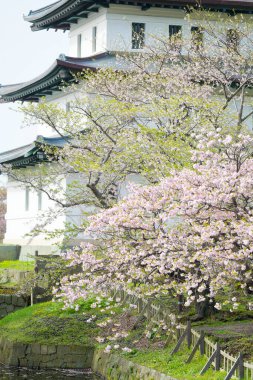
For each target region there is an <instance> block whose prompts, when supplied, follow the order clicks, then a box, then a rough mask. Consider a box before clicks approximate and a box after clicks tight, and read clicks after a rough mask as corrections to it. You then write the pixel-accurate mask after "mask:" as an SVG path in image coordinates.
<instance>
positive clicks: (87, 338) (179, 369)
mask: <svg viewBox="0 0 253 380" xmlns="http://www.w3.org/2000/svg"><path fill="white" fill-rule="evenodd" d="M93 301H94V300H87V301H85V302H83V303H82V305H81V307H80V310H79V311H78V312H74V311H72V310H68V311H64V310H62V305H61V304H59V303H52V302H47V303H43V304H37V305H34V306H33V307H28V308H25V309H22V310H20V311H18V312H16V313H13V314H10V315H8V316H7V317H5V318H4V319H2V320H0V335H1V336H5V337H6V338H8V339H9V340H12V341H19V342H25V343H32V342H36V343H45V344H66V345H68V344H70V345H71V344H77V345H78V344H80V345H89V346H99V345H98V343H97V342H96V340H95V337H97V336H102V335H103V332H104V329H103V328H100V327H98V326H97V324H96V322H91V323H87V322H85V321H86V320H87V319H88V318H89V317H90V316H91V315H97V321H99V322H101V321H104V320H106V319H108V318H109V317H112V315H111V313H110V312H111V310H112V309H110V310H108V311H105V312H103V313H102V312H101V311H100V310H99V309H93V308H91V307H90V305H91V304H92V303H93ZM113 311H114V312H115V316H114V318H116V320H117V318H120V315H121V313H122V310H121V309H120V307H118V306H114V307H113ZM144 329H145V326H140V328H139V330H133V331H132V332H131V333H130V335H129V336H128V337H127V338H126V339H125V340H123V341H121V342H120V344H121V347H124V346H131V342H133V341H134V340H135V339H136V338H138V337H140V336H141V335H142V334H143V332H144ZM115 343H118V342H112V344H115ZM106 344H108V343H106ZM150 345H151V346H150V348H148V349H141V350H137V349H133V351H132V353H129V354H123V353H122V355H124V357H126V358H128V359H129V360H131V361H135V362H137V363H139V364H141V365H145V366H148V367H151V368H154V369H156V370H158V371H161V372H163V373H166V374H169V375H171V376H174V377H175V378H177V379H180V380H193V379H202V380H221V379H224V373H215V372H213V371H212V370H210V371H209V372H208V373H207V374H206V375H204V376H199V371H200V370H201V368H202V367H203V366H204V364H205V361H206V358H201V357H200V356H199V355H198V354H197V355H196V358H194V360H193V362H192V363H191V364H190V365H186V364H184V361H185V360H186V358H187V357H188V355H189V351H188V350H187V349H186V348H184V347H183V348H182V349H180V352H179V353H177V354H175V355H174V356H172V357H171V356H170V355H169V353H170V351H171V349H172V347H173V345H171V346H169V347H167V348H166V349H154V347H152V342H150ZM104 346H105V345H104ZM104 346H100V347H104ZM116 352H122V351H121V350H120V351H116Z"/></svg>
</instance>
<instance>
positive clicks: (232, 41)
mask: <svg viewBox="0 0 253 380" xmlns="http://www.w3.org/2000/svg"><path fill="white" fill-rule="evenodd" d="M239 42H240V37H239V33H238V31H237V30H235V29H229V30H228V31H227V47H228V49H229V50H234V51H237V49H238V47H239Z"/></svg>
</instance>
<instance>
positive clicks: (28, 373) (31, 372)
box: [0, 366, 101, 380]
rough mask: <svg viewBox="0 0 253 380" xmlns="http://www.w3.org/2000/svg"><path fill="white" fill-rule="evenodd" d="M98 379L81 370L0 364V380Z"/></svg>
mask: <svg viewBox="0 0 253 380" xmlns="http://www.w3.org/2000/svg"><path fill="white" fill-rule="evenodd" d="M71 378H72V379H75V380H99V379H101V378H100V377H98V376H96V375H94V374H92V373H91V372H89V371H87V370H86V371H82V370H80V371H79V370H60V369H59V370H51V369H48V370H47V369H42V370H36V369H29V368H15V367H6V366H0V380H9V379H11V380H21V379H27V380H49V379H50V380H70V379H71Z"/></svg>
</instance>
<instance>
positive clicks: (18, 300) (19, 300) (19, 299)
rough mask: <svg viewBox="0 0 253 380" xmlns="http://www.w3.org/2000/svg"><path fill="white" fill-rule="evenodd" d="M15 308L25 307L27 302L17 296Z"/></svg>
mask: <svg viewBox="0 0 253 380" xmlns="http://www.w3.org/2000/svg"><path fill="white" fill-rule="evenodd" d="M17 306H20V307H25V306H27V302H26V300H25V299H24V297H23V296H19V297H18V299H17Z"/></svg>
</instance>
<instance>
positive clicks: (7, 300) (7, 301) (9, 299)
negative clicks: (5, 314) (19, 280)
mask: <svg viewBox="0 0 253 380" xmlns="http://www.w3.org/2000/svg"><path fill="white" fill-rule="evenodd" d="M3 297H4V302H5V303H7V305H10V304H11V303H12V296H11V295H9V294H5V295H4V296H3Z"/></svg>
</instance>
